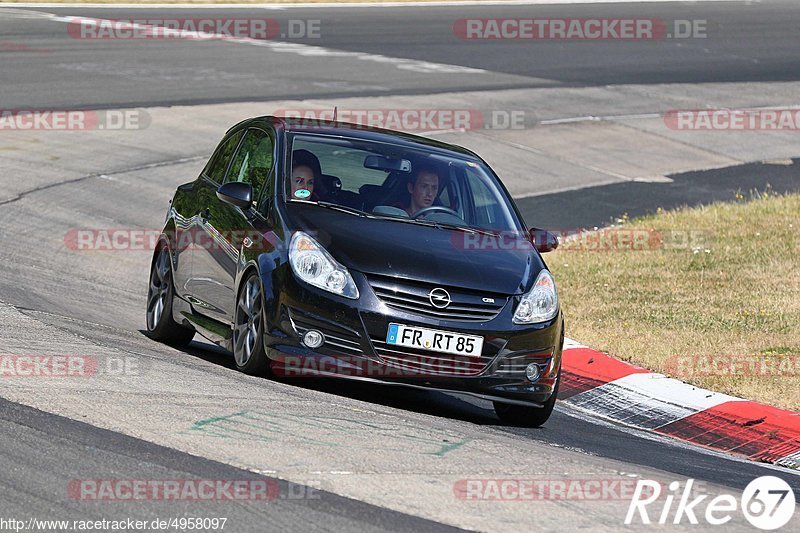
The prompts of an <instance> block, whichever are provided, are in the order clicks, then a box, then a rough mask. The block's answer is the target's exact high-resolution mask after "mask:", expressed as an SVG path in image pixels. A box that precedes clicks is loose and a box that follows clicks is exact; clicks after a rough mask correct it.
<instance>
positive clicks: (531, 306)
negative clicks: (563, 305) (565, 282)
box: [514, 269, 558, 324]
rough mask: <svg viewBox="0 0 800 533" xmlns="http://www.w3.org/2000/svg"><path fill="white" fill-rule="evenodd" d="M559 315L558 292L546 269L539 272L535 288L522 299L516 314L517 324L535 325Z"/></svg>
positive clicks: (515, 321) (515, 320)
mask: <svg viewBox="0 0 800 533" xmlns="http://www.w3.org/2000/svg"><path fill="white" fill-rule="evenodd" d="M556 314H558V292H557V291H556V282H555V280H554V279H553V276H552V275H550V272H548V271H547V270H546V269H542V271H541V272H539V276H538V277H537V278H536V283H534V284H533V288H532V289H531V290H530V291H528V293H527V294H526V295H525V296H523V297H522V300H520V302H519V305H518V306H517V311H516V312H515V313H514V323H515V324H535V323H537V322H545V321H547V320H551V319H552V318H553V317H555V316H556Z"/></svg>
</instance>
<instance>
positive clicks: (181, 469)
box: [0, 1, 800, 531]
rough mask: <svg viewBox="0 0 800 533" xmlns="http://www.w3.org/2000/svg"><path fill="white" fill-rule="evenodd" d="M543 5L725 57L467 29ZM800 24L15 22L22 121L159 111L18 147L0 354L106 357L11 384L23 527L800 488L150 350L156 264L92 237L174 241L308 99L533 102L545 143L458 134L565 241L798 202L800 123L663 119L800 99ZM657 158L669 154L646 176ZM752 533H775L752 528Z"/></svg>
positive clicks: (532, 114) (668, 454)
mask: <svg viewBox="0 0 800 533" xmlns="http://www.w3.org/2000/svg"><path fill="white" fill-rule="evenodd" d="M531 13H535V15H536V16H537V17H565V18H566V17H582V16H586V17H589V16H591V17H597V18H614V17H652V18H661V19H664V20H670V21H671V20H674V19H703V20H707V21H708V38H706V39H686V40H664V41H656V42H574V41H562V42H542V43H526V42H514V41H507V42H502V41H500V42H467V41H464V40H462V39H458V38H457V37H455V36H454V35H453V24H454V21H455V20H457V19H460V18H469V17H474V18H490V17H506V18H513V17H525V16H532V15H531ZM66 16H84V17H95V18H104V19H132V18H136V19H143V18H186V17H190V16H191V17H204V18H213V17H242V18H247V17H270V18H274V19H276V20H278V21H279V22H280V23H281V25H282V26H281V27H283V25H284V24H286V21H288V20H289V19H302V20H310V19H314V20H319V21H320V23H321V29H322V31H321V35H320V38H318V39H315V38H305V39H295V40H293V41H292V42H293V43H294V44H296V45H302V46H300V47H295V48H292V47H288V48H285V49H281V48H280V47H276V46H261V45H251V44H246V43H245V44H242V43H230V42H221V41H202V42H201V41H192V40H185V39H179V40H169V41H164V40H155V41H153V40H148V41H113V40H101V41H90V40H80V39H74V38H72V37H71V36H70V35H69V34H68V31H67V23H66V22H64V20H63V18H64V17H66ZM798 17H800V6H799V5H797V3H796V2H793V1H783V2H781V1H774V2H762V3H755V4H754V3H750V2H697V3H690V4H677V3H659V4H651V5H640V4H598V5H592V6H581V5H565V6H536V7H533V6H519V5H518V6H496V5H495V6H470V7H465V6H458V7H429V8H424V9H423V8H419V7H415V8H389V7H387V8H372V7H361V8H329V7H320V8H311V9H306V8H297V9H294V8H293V9H279V10H272V9H270V10H264V9H258V8H252V9H237V10H235V11H232V12H231V11H225V10H219V9H201V10H197V11H194V12H192V14H191V15H189V14H187V12H186V10H179V9H163V10H158V9H135V10H125V9H119V8H103V9H93V8H81V7H70V8H53V7H32V8H19V7H10V6H2V7H0V73H2V78H1V81H0V110H18V109H96V110H116V109H129V108H131V109H138V110H144V114H145V116H146V117H147V122H146V124H145V126H143V127H142V128H139V129H136V130H135V131H103V130H96V131H85V132H64V131H14V130H8V129H0V184H2V187H0V228H2V231H0V258H2V263H1V266H2V270H0V341H2V344H1V345H0V355H2V354H10V355H38V354H44V355H56V354H58V355H70V356H73V355H77V356H88V357H91V358H95V360H97V361H98V362H99V367H98V371H97V372H96V373H95V374H93V375H92V376H91V377H84V378H60V379H59V378H50V379H35V378H32V377H31V378H25V377H13V378H9V377H5V376H3V377H0V449H2V450H3V453H1V454H0V518H10V517H14V518H16V519H21V520H28V519H30V518H38V519H64V520H66V519H68V520H100V519H104V518H105V519H127V518H133V519H140V520H148V521H152V520H154V519H171V518H175V517H206V518H208V517H225V518H227V520H228V523H227V526H226V530H230V531H264V530H277V529H292V530H304V531H305V530H308V531H317V530H319V531H334V530H335V531H350V530H363V531H372V530H386V529H389V530H408V531H412V530H413V531H428V530H444V529H451V528H464V529H470V530H499V531H519V530H521V529H522V528H526V529H529V528H531V527H532V526H534V525H535V527H537V528H539V529H542V530H545V531H558V530H563V529H565V528H567V527H569V528H570V529H575V528H590V529H592V530H595V529H597V530H608V531H617V530H619V529H620V528H621V527H623V520H624V518H625V513H626V511H627V508H628V503H629V499H625V498H613V497H612V498H608V499H604V500H602V501H571V500H570V499H567V498H564V499H559V498H554V499H551V500H545V501H497V500H492V501H470V500H467V499H464V498H463V497H459V494H458V491H457V490H455V487H457V486H458V484H459V482H462V481H464V480H470V479H540V480H553V479H562V478H563V479H598V480H612V481H613V480H616V481H619V480H626V479H627V480H630V479H640V478H649V479H655V480H659V481H661V482H663V483H664V484H665V485H667V484H669V483H670V482H672V481H680V482H681V483H684V482H685V481H686V480H687V479H689V478H692V479H695V480H697V481H698V482H699V483H701V484H702V485H703V487H704V490H706V491H707V493H708V494H724V493H731V494H737V495H738V494H739V493H740V492H741V490H742V489H743V488H744V487H745V486H746V485H747V484H748V482H749V481H750V480H752V479H754V478H756V477H759V476H763V475H780V476H781V477H782V478H783V479H785V480H786V481H787V482H789V483H790V485H791V486H792V487H793V488H794V489H795V491H796V492H797V493H798V494H800V475H798V473H796V472H794V471H790V470H786V469H778V468H775V467H772V466H770V465H762V464H757V463H751V462H747V461H743V460H740V459H737V458H734V457H730V456H725V455H723V454H719V453H714V452H710V451H707V450H704V449H701V448H698V447H695V446H689V445H684V444H681V443H678V442H675V441H672V440H669V439H666V438H661V437H656V436H653V435H649V434H644V433H641V432H638V431H636V430H633V429H631V428H627V427H623V426H618V425H614V424H611V423H607V422H603V421H600V420H595V419H592V418H591V417H590V416H589V415H587V414H586V413H584V412H581V411H577V410H575V409H574V408H569V407H566V406H563V405H560V406H557V407H556V411H555V412H554V414H553V416H552V418H551V419H550V420H549V422H548V423H547V424H546V425H545V426H544V427H543V428H540V429H522V428H516V427H508V426H504V425H502V424H501V423H500V422H499V420H498V419H497V418H496V417H495V415H494V412H493V411H492V408H491V404H490V403H488V402H485V401H482V400H478V399H474V398H469V397H463V396H456V395H450V394H443V393H439V392H427V391H419V390H406V389H402V388H395V387H381V386H373V385H365V384H353V383H349V382H344V383H339V382H317V381H310V380H309V381H301V382H296V381H280V380H267V379H260V378H254V377H251V376H246V375H243V374H240V373H238V372H236V371H235V369H234V368H233V362H232V357H231V356H230V355H228V354H226V353H224V352H222V351H221V350H219V349H216V348H215V347H213V346H212V345H211V344H209V343H208V342H206V341H204V340H203V339H201V338H200V337H199V336H198V337H196V338H195V340H194V341H193V343H192V344H191V346H190V347H189V348H188V349H186V350H175V349H173V348H169V347H167V346H164V345H161V344H158V343H155V342H153V341H151V340H149V339H148V338H147V337H146V336H145V335H144V333H143V329H144V328H145V324H144V316H145V312H144V309H145V294H146V285H147V275H148V269H149V266H150V265H149V262H150V256H151V251H150V250H148V249H147V248H146V246H145V247H142V248H140V249H134V250H125V251H119V250H116V251H114V250H88V251H86V250H76V249H75V248H74V247H73V246H71V245H70V241H69V239H68V238H67V236H68V235H69V232H70V231H71V230H75V229H81V228H92V229H102V228H106V229H109V228H116V229H120V228H129V229H136V230H138V229H145V230H155V229H159V228H160V224H161V223H162V221H163V219H164V213H165V210H166V208H167V203H168V201H169V199H170V197H171V195H172V192H173V191H174V189H175V187H176V186H177V185H179V184H181V183H185V182H188V181H191V180H193V179H194V178H195V177H196V176H197V174H198V172H199V171H200V169H201V168H202V167H203V165H204V164H205V161H206V158H207V157H208V155H209V154H210V152H211V150H212V149H213V147H214V146H215V145H216V143H217V142H218V140H219V138H220V137H221V136H222V134H223V133H224V131H225V129H227V127H229V126H231V125H233V124H234V123H235V122H237V121H238V120H241V119H243V118H246V117H249V116H254V115H256V114H268V113H270V112H272V110H274V109H282V108H283V109H286V108H287V106H292V105H294V106H309V107H315V108H317V107H318V108H323V107H327V106H329V105H333V104H336V105H339V106H343V105H344V106H348V105H349V106H351V107H358V108H365V107H377V108H386V107H391V106H393V107H404V108H415V107H416V108H421V107H448V106H449V107H455V108H464V107H476V108H480V109H495V110H497V109H501V110H517V109H520V110H525V112H526V117H528V122H530V123H527V122H526V128H525V129H522V130H517V131H499V132H498V131H488V130H481V131H466V132H453V131H441V132H430V134H431V135H433V136H437V137H438V138H441V139H442V140H447V141H452V142H455V143H458V144H464V145H465V146H468V147H471V148H474V149H476V150H477V151H478V152H479V153H481V154H482V155H483V154H485V157H486V159H487V161H489V162H490V163H491V164H492V165H493V166H494V167H496V168H497V170H498V173H499V175H500V176H501V177H502V178H503V179H504V181H505V182H506V184H507V185H508V187H509V190H510V191H511V192H512V193H513V194H514V195H515V196H516V197H518V201H519V205H520V207H521V208H522V210H523V214H524V215H525V218H526V221H527V222H528V223H529V224H531V225H533V224H534V221H535V224H536V225H537V226H541V227H551V228H576V227H587V226H594V225H602V224H605V223H607V222H609V221H610V220H612V219H613V217H615V216H619V215H621V214H622V213H629V214H630V215H637V214H644V213H647V212H650V211H652V210H654V209H656V208H657V207H672V206H677V205H683V204H698V203H703V202H709V201H713V200H724V199H728V198H730V197H731V195H732V194H734V193H735V192H736V191H740V190H744V191H747V190H749V189H763V188H764V187H766V186H768V185H769V186H771V187H773V188H774V189H775V190H777V191H797V190H800V173H799V172H798V170H797V168H798V165H797V160H796V158H800V144H798V143H797V132H796V131H788V132H763V133H759V132H744V133H741V134H738V133H731V134H730V136H726V135H725V134H722V135H714V134H710V135H707V136H702V135H701V134H697V133H687V134H686V135H684V136H680V133H681V132H674V131H667V130H666V129H665V128H664V127H663V121H662V119H661V118H660V117H659V113H663V112H665V111H668V110H670V109H677V108H685V109H696V108H700V107H701V106H717V107H722V106H753V107H767V106H775V105H797V104H798V102H797V94H800V92H798V91H800V83H799V82H800V34H798V32H797V28H796V25H797V24H796V22H797V20H798ZM279 42H281V40H279ZM340 52H347V53H346V54H345V53H340ZM362 99H364V100H362ZM598 128H600V129H598ZM595 142H596V143H608V145H607V146H606V145H603V146H602V147H597V146H593V143H595ZM633 142H641V143H642V146H644V147H645V148H642V150H645V151H648V150H649V152H647V157H644V158H642V159H635V158H634V157H632V156H630V157H629V155H630V154H629V153H628V152H636V150H635V149H631V146H634V145H633V144H631V143H633ZM676 153H677V154H680V155H679V156H678V157H676V156H675V155H674V154H676ZM518 162H521V163H518ZM523 163H524V164H523ZM568 323H569V322H568V321H567V324H568ZM567 327H569V326H567ZM567 334H569V331H567ZM577 340H580V339H577ZM120 369H123V370H120ZM92 479H94V480H121V479H123V480H124V479H127V480H176V479H180V480H187V479H190V480H204V479H205V480H249V481H253V480H255V481H259V482H263V483H266V484H267V485H268V486H270V487H273V488H274V490H275V493H274V494H273V497H272V498H270V499H268V500H267V501H262V500H256V501H253V500H246V501H214V502H206V501H185V500H184V501H164V500H158V501H145V502H142V501H107V500H87V499H82V498H80V497H76V495H75V491H74V486H75V483H76V482H77V481H80V480H92ZM659 509H660V508H659ZM656 518H657V517H656ZM799 521H800V517H798V516H797V515H796V516H795V518H794V522H792V524H790V525H789V526H787V528H788V527H790V526H791V525H794V526H795V528H796V527H797V526H798V525H799V524H800V522H799ZM667 527H670V526H667ZM700 527H705V528H709V527H710V526H700ZM726 527H728V528H729V529H741V530H752V528H751V526H749V524H747V522H745V521H744V519H743V518H742V517H741V516H739V517H735V518H734V520H733V521H732V522H731V523H729V524H727V526H726Z"/></svg>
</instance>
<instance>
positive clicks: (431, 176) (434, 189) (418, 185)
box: [404, 166, 439, 218]
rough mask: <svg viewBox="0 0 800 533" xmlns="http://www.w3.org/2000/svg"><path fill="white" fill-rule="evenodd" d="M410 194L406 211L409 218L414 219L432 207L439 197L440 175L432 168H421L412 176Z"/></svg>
mask: <svg viewBox="0 0 800 533" xmlns="http://www.w3.org/2000/svg"><path fill="white" fill-rule="evenodd" d="M408 192H409V193H410V194H411V200H410V202H409V205H408V207H406V208H404V209H405V210H406V213H408V216H410V217H411V218H414V216H415V215H416V214H417V213H418V212H419V211H420V210H421V209H425V208H426V207H430V206H432V205H433V202H434V200H436V197H437V196H439V173H438V172H437V171H436V169H435V168H433V167H431V166H423V167H420V168H419V170H417V172H415V173H414V174H412V175H411V179H410V180H409V182H408Z"/></svg>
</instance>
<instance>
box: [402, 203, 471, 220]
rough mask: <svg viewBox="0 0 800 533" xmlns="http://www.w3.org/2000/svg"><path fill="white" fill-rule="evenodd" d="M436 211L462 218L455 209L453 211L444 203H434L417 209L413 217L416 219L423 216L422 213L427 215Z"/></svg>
mask: <svg viewBox="0 0 800 533" xmlns="http://www.w3.org/2000/svg"><path fill="white" fill-rule="evenodd" d="M436 211H441V212H442V213H447V214H449V215H453V216H454V217H457V218H461V217H460V216H458V213H456V212H455V211H453V210H452V209H450V208H449V207H445V206H443V205H432V206H430V207H423V208H422V209H420V210H419V211H417V212H416V214H415V215H414V216H413V217H412V218H413V219H415V220H416V219H418V218H419V217H421V216H422V215H427V214H428V213H433V212H436Z"/></svg>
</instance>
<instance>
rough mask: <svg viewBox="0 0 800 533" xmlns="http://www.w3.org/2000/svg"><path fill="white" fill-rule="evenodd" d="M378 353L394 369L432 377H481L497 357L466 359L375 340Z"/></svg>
mask: <svg viewBox="0 0 800 533" xmlns="http://www.w3.org/2000/svg"><path fill="white" fill-rule="evenodd" d="M371 340H372V345H373V346H374V347H375V353H376V354H377V355H378V356H379V357H380V358H381V359H383V361H384V362H385V363H386V364H387V365H389V366H393V367H395V368H399V369H402V370H404V371H409V372H412V373H414V374H415V375H416V374H419V375H431V376H474V375H476V374H480V373H481V372H482V371H483V370H484V369H485V368H486V366H487V365H488V364H489V363H490V362H491V361H492V359H493V357H494V354H487V353H486V350H485V348H486V347H487V346H490V345H487V344H484V353H483V354H482V355H481V357H467V356H461V355H452V354H445V353H441V354H439V353H432V352H429V351H425V350H417V349H415V348H407V347H405V346H397V345H395V344H387V343H386V341H385V340H383V339H378V338H376V337H372V338H371Z"/></svg>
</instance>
